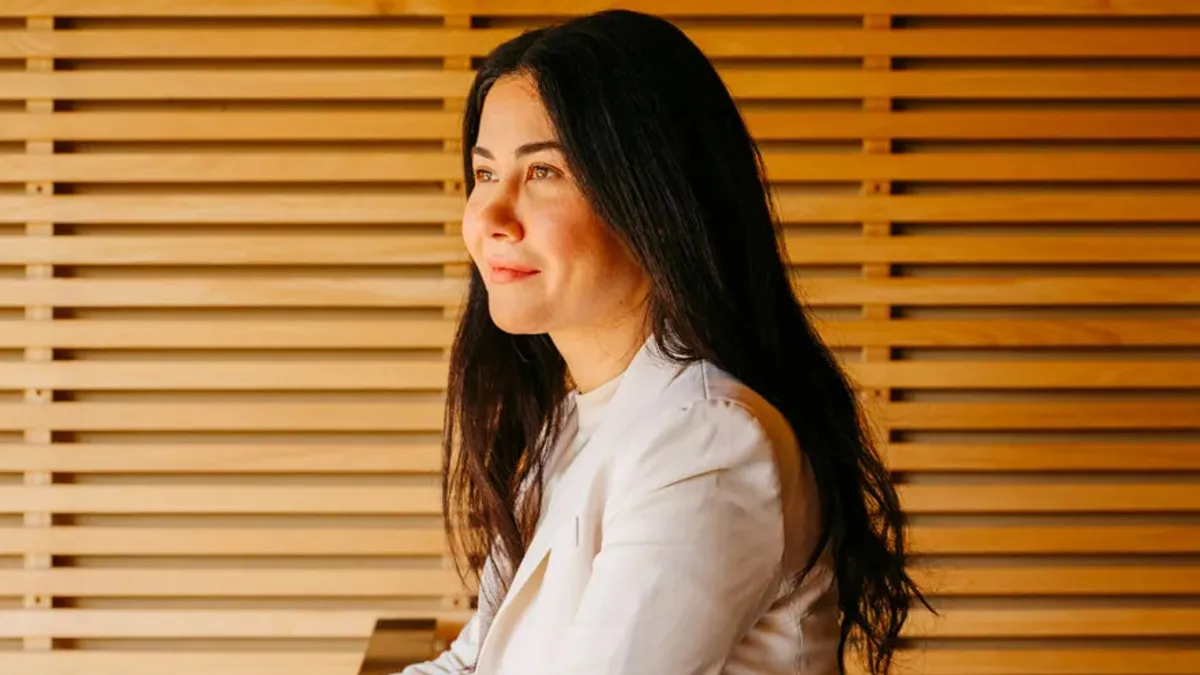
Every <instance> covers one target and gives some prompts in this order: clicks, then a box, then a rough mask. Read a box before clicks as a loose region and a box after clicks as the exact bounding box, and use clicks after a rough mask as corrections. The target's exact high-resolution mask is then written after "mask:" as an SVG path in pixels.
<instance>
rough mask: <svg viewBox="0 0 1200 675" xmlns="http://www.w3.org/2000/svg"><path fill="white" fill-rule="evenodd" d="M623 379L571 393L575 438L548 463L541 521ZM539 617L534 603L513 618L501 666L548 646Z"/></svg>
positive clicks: (567, 428) (569, 427)
mask: <svg viewBox="0 0 1200 675" xmlns="http://www.w3.org/2000/svg"><path fill="white" fill-rule="evenodd" d="M620 382H621V376H620V375H618V376H617V377H615V378H613V379H611V380H609V381H608V382H606V383H604V384H602V385H600V386H599V387H597V388H595V389H593V390H591V391H589V392H587V393H586V394H581V393H579V390H575V391H572V392H571V393H570V400H569V401H568V404H570V405H572V406H573V407H572V409H571V412H570V416H569V417H568V419H567V423H566V424H565V425H563V434H564V440H566V438H567V437H568V436H570V435H573V438H570V440H569V441H568V442H564V443H562V444H561V445H559V448H560V452H559V453H558V454H557V455H555V456H553V457H551V458H550V461H549V462H548V464H547V466H546V476H545V482H546V485H545V488H544V490H543V493H542V512H541V514H540V515H539V524H540V522H541V518H543V517H544V516H545V514H546V513H548V512H549V511H550V508H551V507H550V504H551V502H552V500H553V496H554V495H553V493H554V488H555V486H556V485H557V484H558V482H559V479H560V478H561V477H562V473H563V471H564V470H565V469H566V467H567V466H569V465H570V464H571V462H572V461H573V460H574V459H575V458H576V457H577V456H578V455H579V453H580V452H581V451H583V448H584V446H586V445H587V442H588V440H589V439H590V438H591V437H592V434H593V433H594V432H595V431H596V429H597V428H599V427H600V420H601V419H603V417H604V410H605V409H606V408H607V407H608V402H609V401H611V400H612V397H613V394H614V393H616V391H617V387H618V385H619V384H620ZM538 619H539V615H538V611H537V604H536V603H534V606H533V607H531V608H530V611H528V612H525V613H523V614H521V615H520V616H519V617H518V618H517V620H516V622H514V624H513V627H512V633H511V634H510V638H509V644H508V648H507V649H505V650H504V652H503V654H502V655H501V657H500V659H501V666H500V669H501V670H506V669H508V668H517V665H516V664H517V662H518V661H519V660H520V659H521V658H522V657H523V656H524V655H526V654H529V653H531V652H537V651H539V650H541V649H544V648H545V642H546V636H545V635H544V634H543V633H542V632H541V631H539V630H538V629H537V625H538V623H539V621H538Z"/></svg>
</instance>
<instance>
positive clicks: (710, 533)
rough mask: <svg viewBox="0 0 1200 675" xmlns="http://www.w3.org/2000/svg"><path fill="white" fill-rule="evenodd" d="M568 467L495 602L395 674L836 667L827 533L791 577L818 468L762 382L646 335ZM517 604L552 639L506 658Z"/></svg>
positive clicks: (818, 670) (665, 674)
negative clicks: (678, 361)
mask: <svg viewBox="0 0 1200 675" xmlns="http://www.w3.org/2000/svg"><path fill="white" fill-rule="evenodd" d="M560 449H561V448H560ZM561 471H562V473H561V474H560V477H559V482H558V484H557V486H556V487H555V490H554V493H553V496H552V499H551V500H550V504H549V508H548V509H547V510H546V511H545V512H544V513H543V516H542V521H541V523H540V525H539V526H538V529H537V530H536V532H535V534H534V537H533V540H532V541H531V543H530V545H529V547H528V552H527V553H526V555H525V557H524V559H523V560H522V561H521V562H520V565H519V566H518V568H517V570H516V572H515V575H514V577H513V580H512V582H511V586H510V589H509V591H508V593H507V595H506V596H505V597H504V600H503V602H501V603H500V606H499V607H490V606H487V603H486V602H484V601H483V600H482V599H481V606H480V609H479V610H478V611H477V612H476V613H475V615H474V616H473V617H472V618H471V620H470V621H469V622H468V623H467V624H466V626H465V627H464V629H463V630H462V632H461V634H460V635H459V636H458V637H457V639H456V640H454V642H453V644H451V646H450V647H449V649H447V650H446V651H445V652H443V653H442V654H441V655H439V656H438V657H437V658H436V659H435V660H433V661H429V662H426V663H421V664H415V665H413V666H410V667H408V668H406V669H405V670H404V671H402V673H401V675H447V674H453V673H467V672H472V671H471V670H470V667H471V666H474V667H475V670H474V671H473V672H475V673H476V674H477V675H717V674H719V673H725V674H730V675H735V674H736V675H752V674H753V675H767V674H770V675H775V674H780V675H782V674H784V673H788V674H795V673H799V674H800V675H832V674H834V673H837V671H838V669H837V663H836V650H837V641H838V633H839V631H838V611H837V595H836V585H835V584H833V583H832V581H833V577H832V571H831V569H832V568H831V567H830V559H829V555H828V550H826V551H825V552H824V555H823V556H822V558H821V562H820V564H819V565H818V567H817V568H815V569H814V570H813V571H812V572H811V573H810V574H809V575H808V576H807V577H806V581H805V583H804V584H802V585H801V586H800V587H799V588H790V587H789V586H790V585H789V584H787V581H788V579H789V578H790V577H791V576H792V575H794V574H795V573H796V572H798V571H799V570H800V569H801V568H802V566H803V565H804V563H805V562H806V561H807V560H808V556H809V554H810V552H811V551H812V550H813V547H814V546H815V544H816V539H817V536H818V527H819V525H818V523H819V513H818V506H817V504H818V502H817V499H816V492H815V489H814V484H813V479H812V474H811V471H810V469H809V467H808V464H807V462H806V461H804V460H803V458H802V457H801V455H800V453H799V450H798V448H797V443H796V439H795V436H794V434H793V433H792V431H791V428H790V426H789V425H788V423H787V422H786V420H785V419H784V417H783V416H782V415H781V414H780V413H779V411H778V410H776V409H775V408H774V407H773V406H771V405H770V404H769V403H768V402H767V401H766V400H765V399H763V398H762V397H761V396H759V395H758V394H757V393H756V392H754V391H753V390H751V389H750V388H749V387H747V386H746V385H744V384H742V383H741V382H739V381H738V380H736V379H735V378H734V377H733V376H731V375H730V374H728V373H726V372H724V371H722V370H720V369H718V368H717V367H715V366H714V365H713V364H711V363H708V362H699V363H695V364H692V365H689V366H685V367H680V366H676V365H674V364H671V363H669V362H668V361H667V360H666V359H665V358H663V357H662V356H661V355H660V354H659V353H658V352H657V350H656V349H655V347H654V343H653V340H649V341H647V342H646V344H645V345H644V346H643V347H642V348H641V349H640V350H639V352H638V353H637V355H636V356H635V357H634V359H633V361H632V363H631V364H630V366H629V368H628V370H626V372H625V375H624V377H622V379H621V381H620V383H619V384H618V385H617V390H616V391H615V393H614V394H613V397H612V399H611V400H610V401H609V403H608V407H607V408H606V409H605V410H604V412H603V417H602V420H601V422H600V424H599V426H598V427H597V429H596V431H595V432H594V433H593V435H592V437H591V439H590V440H589V441H588V442H587V444H586V445H585V446H584V447H583V448H582V450H580V452H579V453H578V455H577V456H576V457H575V458H574V459H573V460H572V461H571V462H570V464H568V465H567V466H566V467H564V468H562V469H561ZM482 583H484V584H488V583H489V581H488V575H487V574H486V573H485V575H484V580H483V582H482ZM520 616H524V617H525V619H527V620H531V621H535V622H536V623H535V627H536V629H537V632H538V633H539V634H541V635H544V638H545V639H544V640H541V641H539V644H538V645H537V648H536V649H525V650H524V651H525V653H521V654H508V655H506V656H505V660H506V661H507V662H509V663H510V664H511V663H512V662H513V661H514V660H515V661H516V662H517V663H518V665H517V666H515V667H512V668H505V669H504V671H503V672H501V671H500V670H499V669H498V664H499V662H500V658H499V657H500V655H501V654H504V652H505V648H506V640H507V638H508V636H509V634H510V632H511V628H512V626H513V623H514V620H515V619H516V618H517V617H520ZM514 656H515V657H516V658H515V659H514Z"/></svg>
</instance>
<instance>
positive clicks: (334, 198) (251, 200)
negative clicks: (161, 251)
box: [0, 193, 463, 224]
mask: <svg viewBox="0 0 1200 675" xmlns="http://www.w3.org/2000/svg"><path fill="white" fill-rule="evenodd" d="M462 207H463V199H462V198H461V197H457V196H453V195H444V194H434V193H430V194H427V195H269V194H268V195H222V196H218V197H211V196H202V197H199V196H198V197H193V196H183V195H169V196H146V197H124V196H122V197H90V196H74V197H71V196H62V195H59V196H53V197H0V222H24V221H30V220H47V221H53V222H70V223H150V224H159V223H442V222H445V221H448V220H449V221H454V220H458V219H459V218H460V217H461V216H462Z"/></svg>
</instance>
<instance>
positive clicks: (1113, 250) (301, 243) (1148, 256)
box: [0, 234, 1200, 266]
mask: <svg viewBox="0 0 1200 675" xmlns="http://www.w3.org/2000/svg"><path fill="white" fill-rule="evenodd" d="M786 244H787V255H788V258H789V260H790V261H791V262H793V263H797V264H801V263H803V264H866V263H926V264H930V263H942V264H970V263H983V264H986V263H1088V264H1100V263H1110V264H1121V263H1200V237H1174V236H1153V237H1129V236H1101V237H1097V236H1090V237H1085V236H1040V237H1037V236H1035V237H1019V236H1014V237H968V236H955V237H943V236H911V237H887V238H872V237H812V236H800V235H791V236H788V237H787V239H786ZM469 260H470V258H469V257H468V256H467V251H466V248H465V247H464V246H463V243H462V239H461V238H460V237H457V236H455V237H449V236H428V235H405V234H394V235H370V236H357V235H356V236H331V235H324V236H315V235H314V236H305V235H290V236H284V235H276V236H211V237H195V236H191V237H172V236H169V235H165V236H160V237H156V236H120V237H47V238H43V239H38V238H33V237H16V236H10V237H4V236H0V264H10V265H28V264H39V263H44V264H55V265H103V264H113V265H218V264H221V265H225V264H247V265H270V264H278V265H305V264H323V265H330V264H337V265H351V266H354V265H386V264H412V265H436V264H449V263H458V262H468V261H469Z"/></svg>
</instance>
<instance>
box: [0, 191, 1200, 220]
mask: <svg viewBox="0 0 1200 675" xmlns="http://www.w3.org/2000/svg"><path fill="white" fill-rule="evenodd" d="M778 204H779V208H780V217H781V219H782V220H783V221H785V222H788V223H830V222H839V223H840V222H862V221H875V220H880V221H891V222H899V223H903V222H945V223H974V222H980V223H986V222H1014V223H1039V224H1040V223H1043V222H1047V221H1065V222H1070V223H1082V222H1147V221H1153V222H1168V221H1169V222H1193V221H1196V220H1197V216H1196V214H1197V213H1200V196H1197V195H1192V194H1154V193H1153V192H1145V191H1143V192H1136V191H1135V192H1121V191H1117V190H1109V191H1106V192H1103V193H1091V192H1066V193H1058V194H1038V193H1014V194H975V195H967V194H962V195H888V196H865V197H852V196H822V195H806V196H798V195H789V194H782V195H780V196H779V198H778ZM462 207H463V200H462V198H461V197H458V196H453V195H442V194H432V193H431V194H428V195H419V196H418V195H412V196H410V195H352V194H330V195H319V196H312V195H291V194H264V195H221V196H181V195H171V196H136V197H132V196H91V195H54V196H36V197H27V196H10V197H3V196H0V223H24V222H28V221H53V222H70V223H80V224H97V223H150V224H160V223H322V224H326V223H433V222H439V223H441V222H445V221H457V220H459V219H460V218H461V216H462Z"/></svg>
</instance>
